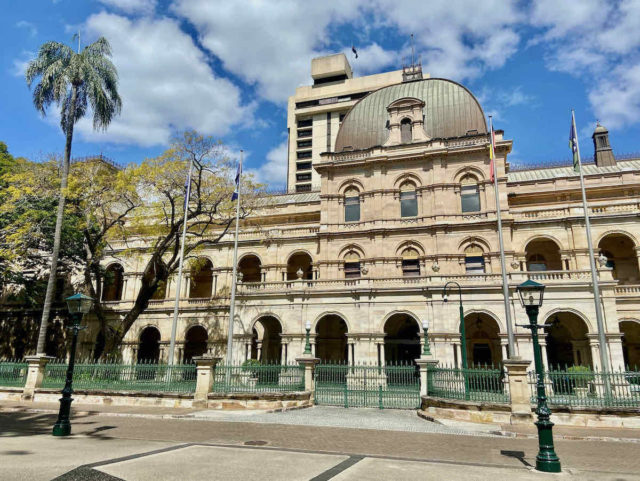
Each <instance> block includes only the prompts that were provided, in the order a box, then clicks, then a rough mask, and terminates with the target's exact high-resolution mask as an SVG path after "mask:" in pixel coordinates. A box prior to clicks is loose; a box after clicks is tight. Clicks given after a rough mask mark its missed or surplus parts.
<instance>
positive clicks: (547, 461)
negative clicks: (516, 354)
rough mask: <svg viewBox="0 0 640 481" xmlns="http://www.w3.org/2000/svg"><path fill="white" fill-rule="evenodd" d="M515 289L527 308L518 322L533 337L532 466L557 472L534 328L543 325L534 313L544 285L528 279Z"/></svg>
mask: <svg viewBox="0 0 640 481" xmlns="http://www.w3.org/2000/svg"><path fill="white" fill-rule="evenodd" d="M516 291H517V292H518V295H519V296H520V303H521V304H522V307H524V309H525V310H526V311H527V316H528V317H529V324H527V325H520V327H524V328H527V329H530V330H531V337H532V339H533V359H534V362H535V368H536V387H537V395H538V407H537V409H536V414H537V415H538V420H537V421H536V422H535V425H536V426H537V427H538V455H537V456H536V469H537V470H538V471H543V472H545V473H559V472H560V470H561V469H560V459H559V458H558V455H557V454H556V452H555V451H554V448H553V423H552V422H551V420H550V418H551V410H550V409H549V406H548V405H547V395H546V393H545V388H544V367H543V365H542V353H541V351H540V343H539V342H538V329H540V328H544V326H539V325H538V312H539V310H540V306H542V298H543V297H544V285H542V284H540V283H538V282H535V281H532V280H531V279H529V280H528V281H525V282H523V283H522V284H520V285H519V286H518V287H517V288H516Z"/></svg>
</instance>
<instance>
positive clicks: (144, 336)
mask: <svg viewBox="0 0 640 481" xmlns="http://www.w3.org/2000/svg"><path fill="white" fill-rule="evenodd" d="M159 360H160V331H158V329H157V328H156V327H153V326H148V327H145V328H144V329H143V331H142V332H141V333H140V343H139V344H138V362H144V363H157V362H158V361H159Z"/></svg>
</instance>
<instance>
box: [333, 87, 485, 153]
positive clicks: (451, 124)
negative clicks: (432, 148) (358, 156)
mask: <svg viewBox="0 0 640 481" xmlns="http://www.w3.org/2000/svg"><path fill="white" fill-rule="evenodd" d="M405 97H414V98H417V99H420V100H423V101H424V102H425V107H424V109H423V112H424V115H425V120H424V129H425V131H426V133H427V135H428V136H429V137H431V138H434V139H446V138H452V137H463V136H465V135H469V134H470V133H478V134H486V133H487V123H486V120H485V117H484V112H483V111H482V107H480V103H479V102H478V100H476V98H475V97H474V96H473V94H472V93H471V92H469V91H468V90H467V89H466V88H465V87H463V86H462V85H460V84H458V83H456V82H453V81H451V80H446V79H438V78H430V79H424V80H419V81H415V82H404V83H401V84H396V85H390V86H389V87H384V88H381V89H379V90H376V91H375V92H371V93H370V94H369V95H367V96H366V97H364V98H362V99H361V100H360V101H359V102H358V103H356V104H355V105H354V106H353V107H352V108H351V110H350V111H349V113H348V114H347V116H346V117H345V118H344V120H343V122H342V125H341V126H340V130H339V131H338V137H337V139H336V147H335V152H343V151H347V150H364V149H368V148H371V147H375V146H379V145H383V144H384V143H385V141H386V140H387V137H388V135H389V132H388V130H387V119H388V113H387V106H388V105H389V104H391V103H392V102H393V101H395V100H398V99H401V98H405Z"/></svg>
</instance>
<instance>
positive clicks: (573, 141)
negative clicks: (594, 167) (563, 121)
mask: <svg viewBox="0 0 640 481" xmlns="http://www.w3.org/2000/svg"><path fill="white" fill-rule="evenodd" d="M569 148H571V152H572V153H573V170H575V171H576V172H580V160H579V156H578V136H577V135H576V118H575V117H574V116H573V113H572V114H571V131H570V132H569Z"/></svg>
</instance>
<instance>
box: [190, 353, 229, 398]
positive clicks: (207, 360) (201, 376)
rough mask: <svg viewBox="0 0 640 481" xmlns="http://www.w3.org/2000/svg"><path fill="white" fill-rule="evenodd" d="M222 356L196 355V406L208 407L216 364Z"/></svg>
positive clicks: (194, 395) (194, 396)
mask: <svg viewBox="0 0 640 481" xmlns="http://www.w3.org/2000/svg"><path fill="white" fill-rule="evenodd" d="M221 359H222V358H221V357H213V356H199V357H194V358H193V360H194V362H195V363H196V371H197V373H196V391H195V393H194V394H193V406H194V407H207V399H208V396H209V393H210V392H211V388H212V387H213V379H214V374H215V369H216V364H218V362H220V360H221Z"/></svg>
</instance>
